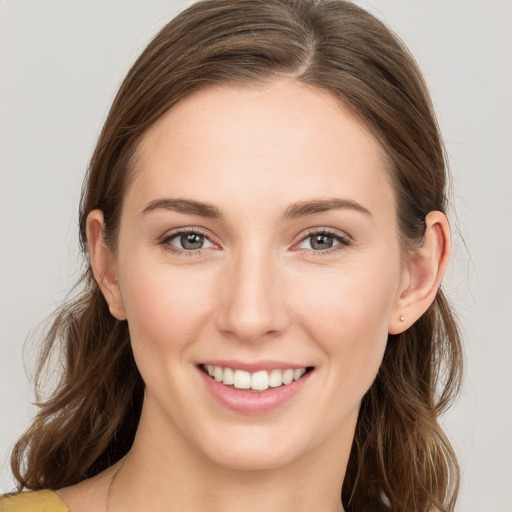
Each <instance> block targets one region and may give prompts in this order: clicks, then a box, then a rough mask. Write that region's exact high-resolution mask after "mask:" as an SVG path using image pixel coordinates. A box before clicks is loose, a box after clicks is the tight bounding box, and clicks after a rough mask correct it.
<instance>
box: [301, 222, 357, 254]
mask: <svg viewBox="0 0 512 512" xmlns="http://www.w3.org/2000/svg"><path fill="white" fill-rule="evenodd" d="M312 235H330V236H332V237H333V238H335V239H336V240H338V242H339V244H338V245H335V246H334V247H330V248H329V249H324V250H319V251H315V250H313V249H304V248H300V247H299V248H296V246H297V245H299V244H300V243H301V242H303V241H304V240H306V239H307V238H308V237H310V236H312ZM297 238H298V240H297V241H296V242H294V243H293V246H292V250H294V251H307V252H308V253H310V254H311V253H313V254H326V253H329V252H333V251H337V250H340V248H343V247H346V246H348V245H350V244H351V243H352V242H353V239H352V237H351V236H350V235H348V234H347V233H345V232H344V231H340V230H338V229H334V228H328V227H315V228H308V229H306V230H305V231H303V232H302V233H300V235H298V237H297Z"/></svg>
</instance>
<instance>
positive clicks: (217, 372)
mask: <svg viewBox="0 0 512 512" xmlns="http://www.w3.org/2000/svg"><path fill="white" fill-rule="evenodd" d="M200 368H201V370H202V371H203V372H205V373H206V374H208V375H209V376H210V377H211V378H212V379H214V380H216V381H217V382H219V383H221V384H224V385H225V386H227V387H230V388H235V389H241V390H245V391H256V392H258V391H259V392H261V391H266V390H267V389H269V388H279V387H281V386H287V385H289V384H291V383H292V382H294V381H297V380H299V379H300V378H301V377H302V376H303V375H305V374H306V373H309V372H311V371H312V370H313V367H311V366H307V367H304V368H295V369H293V368H287V369H277V368H276V369H273V370H269V371H267V370H260V371H257V372H247V371H245V370H239V369H236V368H229V367H226V366H214V365H211V364H202V365H200Z"/></svg>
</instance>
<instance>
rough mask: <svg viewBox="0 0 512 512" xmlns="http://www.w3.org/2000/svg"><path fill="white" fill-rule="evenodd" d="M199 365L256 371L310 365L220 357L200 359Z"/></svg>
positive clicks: (293, 368) (294, 368)
mask: <svg viewBox="0 0 512 512" xmlns="http://www.w3.org/2000/svg"><path fill="white" fill-rule="evenodd" d="M199 365H200V366H201V365H202V366H206V365H212V366H222V367H224V368H226V367H227V368H233V369H236V370H245V371H246V372H257V371H260V370H275V369H280V370H286V369H288V368H291V369H292V370H296V369H299V368H308V367H310V365H307V364H300V363H291V362H288V361H276V360H264V361H237V360H232V359H231V360H220V359H211V360H207V361H201V363H199Z"/></svg>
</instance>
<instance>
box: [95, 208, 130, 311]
mask: <svg viewBox="0 0 512 512" xmlns="http://www.w3.org/2000/svg"><path fill="white" fill-rule="evenodd" d="M104 226H105V222H104V219H103V212H102V211H101V210H93V211H92V212H91V213H89V215H88V216H87V226H86V228H87V248H88V252H89V261H90V263H91V268H92V271H93V274H94V278H95V279H96V282H97V283H98V285H99V287H100V289H101V291H102V293H103V296H104V297H105V300H106V301H107V303H108V306H109V309H110V313H111V314H112V316H114V317H115V318H117V319H118V320H126V312H125V310H124V305H123V299H122V296H121V290H120V288H119V282H118V281H117V269H116V264H115V259H114V256H113V255H112V252H111V251H110V249H109V248H108V247H107V245H106V243H105V240H104V237H103V233H104Z"/></svg>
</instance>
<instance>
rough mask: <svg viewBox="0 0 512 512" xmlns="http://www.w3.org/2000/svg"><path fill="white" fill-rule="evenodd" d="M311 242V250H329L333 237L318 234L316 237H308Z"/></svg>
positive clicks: (332, 243)
mask: <svg viewBox="0 0 512 512" xmlns="http://www.w3.org/2000/svg"><path fill="white" fill-rule="evenodd" d="M309 239H310V240H311V242H310V243H311V248H312V249H315V250H316V251H322V250H325V249H330V248H331V247H332V246H333V245H334V241H335V240H334V237H333V236H332V235H326V234H322V233H319V234H317V235H311V236H309Z"/></svg>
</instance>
